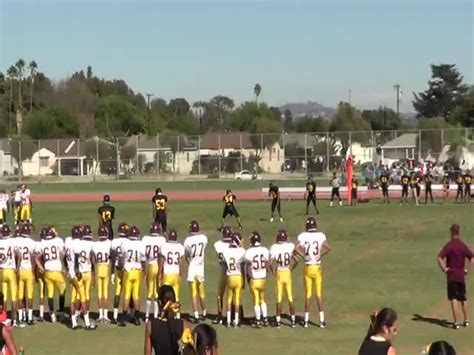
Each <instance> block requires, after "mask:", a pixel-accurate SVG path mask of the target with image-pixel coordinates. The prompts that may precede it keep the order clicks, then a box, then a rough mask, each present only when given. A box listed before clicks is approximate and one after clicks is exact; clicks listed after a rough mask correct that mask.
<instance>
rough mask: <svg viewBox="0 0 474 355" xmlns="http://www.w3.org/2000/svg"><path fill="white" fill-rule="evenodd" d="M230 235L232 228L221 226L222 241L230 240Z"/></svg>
mask: <svg viewBox="0 0 474 355" xmlns="http://www.w3.org/2000/svg"><path fill="white" fill-rule="evenodd" d="M231 237H232V229H231V228H230V227H229V226H224V228H222V240H223V241H224V242H227V243H228V242H230V239H231Z"/></svg>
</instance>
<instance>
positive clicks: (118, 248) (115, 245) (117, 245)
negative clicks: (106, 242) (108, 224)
mask: <svg viewBox="0 0 474 355" xmlns="http://www.w3.org/2000/svg"><path fill="white" fill-rule="evenodd" d="M127 240H128V238H126V237H118V238H115V239H113V240H112V245H111V247H110V250H113V251H114V252H115V254H116V255H117V258H116V259H115V266H118V265H119V257H120V255H121V254H122V244H123V243H124V242H126V241H127Z"/></svg>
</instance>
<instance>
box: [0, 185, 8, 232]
mask: <svg viewBox="0 0 474 355" xmlns="http://www.w3.org/2000/svg"><path fill="white" fill-rule="evenodd" d="M9 201H10V197H9V196H8V194H7V192H6V190H1V191H0V227H1V226H2V224H4V223H7V216H8V211H9V210H10V208H9Z"/></svg>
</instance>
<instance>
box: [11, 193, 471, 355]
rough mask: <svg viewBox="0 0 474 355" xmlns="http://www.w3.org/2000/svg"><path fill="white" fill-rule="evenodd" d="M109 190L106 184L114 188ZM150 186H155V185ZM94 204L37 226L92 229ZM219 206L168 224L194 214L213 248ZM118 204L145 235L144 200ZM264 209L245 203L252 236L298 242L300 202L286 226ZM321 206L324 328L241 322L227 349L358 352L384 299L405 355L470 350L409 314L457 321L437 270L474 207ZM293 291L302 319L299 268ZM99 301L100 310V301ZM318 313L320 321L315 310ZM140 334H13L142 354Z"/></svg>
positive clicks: (33, 347) (49, 348) (46, 344)
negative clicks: (451, 235)
mask: <svg viewBox="0 0 474 355" xmlns="http://www.w3.org/2000/svg"><path fill="white" fill-rule="evenodd" d="M64 186H66V185H64ZM107 186H108V187H109V190H110V189H111V188H112V186H113V185H112V184H110V185H107ZM129 186H131V185H129ZM154 186H155V185H154V184H153V185H150V188H153V187H154ZM162 186H163V185H162ZM182 186H184V185H182ZM182 186H181V187H180V188H182ZM223 186H224V185H223ZM35 191H37V190H36V189H35ZM96 207H97V205H95V204H86V203H81V204H74V203H68V204H54V203H49V204H39V203H38V204H37V205H36V206H35V211H34V219H35V222H36V223H37V224H47V223H54V224H55V225H57V226H58V229H59V231H60V232H62V233H68V230H69V228H70V226H71V225H72V224H73V223H89V224H92V225H94V226H95V225H96V221H97V220H96V215H95V211H96ZM221 207H222V206H221V205H220V204H219V203H213V202H209V203H198V202H195V203H194V202H186V203H185V202H176V203H174V204H173V206H172V210H171V211H170V217H169V220H170V221H169V224H170V226H172V227H175V228H176V229H177V230H178V233H179V235H180V239H181V240H182V239H183V238H184V236H185V232H186V230H185V229H186V227H187V224H188V222H189V220H190V219H191V218H195V219H198V220H199V221H200V224H201V227H202V229H203V230H204V231H205V232H206V233H207V234H208V236H209V239H210V245H212V243H213V241H215V240H216V238H218V232H217V231H216V227H217V226H218V223H219V218H220V213H221ZM116 208H117V210H118V215H119V216H124V215H126V216H127V222H129V223H132V224H137V225H138V226H139V227H141V229H142V231H145V230H146V229H147V226H148V222H149V220H148V218H147V216H149V214H150V207H149V205H148V204H144V203H117V204H116ZM268 208H269V207H268V205H267V203H264V202H246V201H241V202H240V204H239V209H240V213H241V214H242V217H243V224H244V235H245V236H246V239H247V236H248V235H249V233H250V232H251V231H252V230H254V229H257V230H259V231H260V232H261V234H262V236H263V238H264V244H265V245H266V246H270V245H271V244H272V243H273V242H274V236H275V234H276V231H277V230H278V228H280V227H281V226H283V227H285V228H286V229H287V230H288V231H289V233H290V235H291V238H292V239H293V240H294V239H295V237H296V234H297V233H298V232H300V231H302V229H303V228H304V220H305V216H304V215H303V212H304V211H303V205H302V202H301V201H295V202H284V203H282V208H283V212H284V216H285V222H284V223H283V224H282V225H280V223H273V224H270V223H268V222H266V221H264V219H266V218H268ZM320 208H321V215H320V217H319V226H320V229H321V230H322V231H324V232H325V233H326V234H327V237H328V241H329V242H330V243H331V244H332V246H333V252H332V253H330V254H329V255H327V256H326V257H325V259H324V262H323V268H324V269H323V270H324V286H323V287H324V289H323V292H324V298H325V303H326V318H327V321H328V325H329V326H328V328H327V329H324V330H321V329H319V328H318V327H316V326H313V327H310V328H309V329H304V328H302V327H297V328H296V329H292V328H290V327H282V328H281V329H273V328H266V329H260V330H254V329H251V328H250V327H248V326H243V327H241V328H240V329H236V330H234V329H229V330H228V329H225V328H223V327H218V328H217V330H218V336H219V344H220V349H221V354H225V355H227V354H229V355H231V354H243V353H246V354H270V353H272V354H334V355H336V354H341V355H348V354H355V353H356V352H357V349H358V346H359V345H360V342H361V340H362V338H363V336H364V334H365V332H366V329H367V325H368V314H369V313H370V312H371V311H372V310H373V309H374V308H376V307H381V306H385V305H387V306H391V307H394V308H395V309H396V310H397V311H398V312H399V315H400V317H401V322H400V329H399V335H398V337H397V339H396V346H397V348H398V349H399V354H419V351H420V349H421V346H422V345H424V344H425V343H427V342H430V341H434V340H439V339H445V340H448V341H449V342H451V343H452V344H453V345H454V346H455V347H456V348H457V350H458V354H461V355H471V354H474V350H473V344H474V341H473V339H474V327H472V326H471V328H468V329H460V330H458V331H454V330H451V329H448V328H444V327H442V326H440V325H437V324H433V323H431V322H420V321H413V320H412V316H413V314H420V315H422V316H424V317H427V318H435V319H450V318H451V316H450V312H449V308H448V303H447V301H446V300H445V292H446V291H445V280H444V275H442V274H441V272H439V269H438V267H437V264H436V255H437V252H438V251H439V249H440V248H441V247H442V245H443V244H444V243H445V242H446V241H447V239H448V227H449V225H450V224H451V223H454V222H456V223H459V224H461V226H462V233H463V236H464V238H465V239H466V240H467V241H468V242H469V243H470V244H471V245H473V244H474V242H473V240H472V236H473V235H474V221H473V220H474V219H473V215H474V205H463V204H454V203H449V204H445V205H441V204H435V205H428V206H420V207H415V206H399V205H397V204H391V205H388V206H385V205H382V204H381V203H380V202H374V203H369V204H360V205H358V206H357V207H356V208H348V207H344V208H334V209H329V207H327V206H326V204H324V205H322V206H320ZM233 222H234V221H232V224H234V223H233ZM246 244H248V240H246ZM206 256H207V259H206V283H207V293H208V303H209V306H208V309H209V311H210V313H214V312H215V304H214V303H215V302H214V292H215V287H216V281H217V278H216V270H217V267H216V257H215V256H214V253H213V252H212V249H211V248H208V250H207V254H206ZM473 274H474V269H473V270H472V273H471V274H470V275H469V277H468V290H469V289H470V290H471V292H472V290H473V288H474V282H473V281H474V277H473V276H472V275H473ZM267 285H268V286H267V287H268V289H267V303H268V306H269V313H270V314H273V313H274V290H273V285H272V277H271V276H270V279H269V281H268V283H267ZM183 286H185V285H184V283H183ZM182 290H183V294H182V300H183V304H184V311H185V312H189V311H190V299H189V294H188V289H187V287H182ZM143 291H144V290H143ZM143 293H144V292H142V294H143ZM294 293H295V297H296V305H297V311H298V314H300V315H301V314H302V312H303V298H302V297H303V283H302V273H301V265H299V266H298V268H297V269H296V270H295V273H294ZM93 304H94V308H95V302H94V303H93ZM244 304H245V309H246V315H247V316H249V315H253V312H252V307H251V306H250V295H249V292H248V289H246V290H245V292H244ZM284 309H285V310H286V307H285V308H284ZM312 319H313V320H317V311H316V309H315V308H313V312H312ZM143 331H144V328H143V326H140V327H135V326H132V325H130V326H127V327H126V328H117V327H115V326H101V327H100V328H99V329H98V330H97V331H96V332H87V333H86V332H84V331H76V332H73V331H71V330H69V329H67V328H66V327H65V326H63V325H60V324H49V323H45V324H38V325H35V326H33V327H27V328H25V329H19V330H15V331H14V335H15V338H16V341H17V344H23V345H24V346H25V348H26V349H27V351H26V353H27V354H139V353H141V352H142V346H143V345H142V344H143Z"/></svg>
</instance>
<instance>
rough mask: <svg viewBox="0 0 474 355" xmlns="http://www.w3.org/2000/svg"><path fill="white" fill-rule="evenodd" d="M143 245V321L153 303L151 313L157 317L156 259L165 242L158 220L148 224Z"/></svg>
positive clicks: (148, 316)
mask: <svg viewBox="0 0 474 355" xmlns="http://www.w3.org/2000/svg"><path fill="white" fill-rule="evenodd" d="M142 242H143V244H144V245H145V254H146V285H147V299H146V312H145V321H146V322H148V320H149V319H150V311H151V306H152V304H153V315H154V317H155V319H157V318H158V301H157V299H158V259H159V257H160V248H161V246H162V245H163V244H165V243H166V238H165V237H163V235H162V234H161V226H160V223H159V222H154V223H153V224H152V225H151V226H150V235H146V236H144V237H143V239H142Z"/></svg>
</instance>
